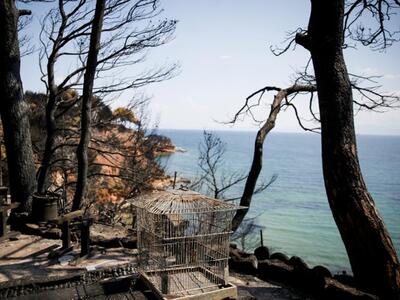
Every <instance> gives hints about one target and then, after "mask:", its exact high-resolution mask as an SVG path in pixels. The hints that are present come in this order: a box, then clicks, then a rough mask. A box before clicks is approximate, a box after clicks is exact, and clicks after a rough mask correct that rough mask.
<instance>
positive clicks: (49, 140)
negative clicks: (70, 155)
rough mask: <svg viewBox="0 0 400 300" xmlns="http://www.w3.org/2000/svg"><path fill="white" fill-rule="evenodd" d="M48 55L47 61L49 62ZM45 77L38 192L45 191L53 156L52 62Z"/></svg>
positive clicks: (54, 104)
mask: <svg viewBox="0 0 400 300" xmlns="http://www.w3.org/2000/svg"><path fill="white" fill-rule="evenodd" d="M51 59H52V58H51V57H49V62H51ZM47 77H48V85H49V94H48V101H47V105H46V142H45V148H44V152H43V157H42V161H41V165H40V168H39V174H38V186H37V191H38V193H40V194H43V193H45V191H46V189H47V180H48V173H49V168H50V163H51V159H52V156H53V147H54V144H55V139H56V120H55V112H56V110H57V105H56V97H57V87H56V85H55V82H54V62H53V63H49V64H48V66H47Z"/></svg>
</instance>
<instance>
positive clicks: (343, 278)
mask: <svg viewBox="0 0 400 300" xmlns="http://www.w3.org/2000/svg"><path fill="white" fill-rule="evenodd" d="M333 278H334V279H336V280H337V281H339V282H341V283H343V284H346V285H350V286H355V285H356V283H355V281H354V277H353V276H351V275H349V274H347V273H346V272H343V273H342V274H338V275H335V276H333Z"/></svg>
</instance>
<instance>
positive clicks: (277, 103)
mask: <svg viewBox="0 0 400 300" xmlns="http://www.w3.org/2000/svg"><path fill="white" fill-rule="evenodd" d="M315 90H316V87H315V86H314V85H299V84H295V85H293V86H291V87H289V88H286V89H281V88H278V87H274V86H267V87H264V88H262V89H261V90H258V91H256V92H254V93H252V94H251V95H250V96H249V97H247V99H246V100H247V101H246V104H245V106H244V107H243V108H242V109H241V110H240V111H239V113H241V111H242V110H243V109H245V108H246V106H247V103H248V101H249V100H250V99H251V98H252V97H254V96H255V95H257V94H261V97H262V96H263V94H264V93H265V92H266V91H277V94H276V95H275V97H274V101H273V102H272V104H271V110H270V112H269V116H268V118H267V120H266V121H265V122H264V124H263V125H262V126H261V128H260V129H259V130H258V131H257V135H256V139H255V141H254V153H253V161H252V163H251V167H250V171H249V175H248V176H247V179H246V184H245V186H244V189H243V194H242V197H241V198H240V205H241V206H245V207H247V208H246V209H239V210H238V211H237V212H236V214H235V216H234V217H233V220H232V230H233V231H236V230H237V229H238V228H239V226H240V225H241V224H242V222H243V220H244V218H245V216H246V214H247V212H248V210H249V208H250V205H251V200H252V198H253V195H254V194H255V190H256V184H257V180H258V177H259V175H260V172H261V169H262V163H263V148H264V141H265V138H266V137H267V135H268V133H269V132H270V131H271V130H272V129H273V128H274V127H275V122H276V118H277V117H278V114H279V111H280V110H281V107H282V106H283V105H285V104H282V102H283V101H284V100H285V99H286V98H287V97H288V96H290V95H292V94H296V93H300V92H310V93H313V92H315ZM239 113H238V114H239ZM238 114H237V115H236V116H235V119H234V120H233V123H234V122H235V121H236V118H237V116H238ZM273 181H275V179H274V178H272V180H271V181H270V183H272V182H273Z"/></svg>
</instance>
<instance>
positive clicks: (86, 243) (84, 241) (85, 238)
mask: <svg viewBox="0 0 400 300" xmlns="http://www.w3.org/2000/svg"><path fill="white" fill-rule="evenodd" d="M90 225H91V224H90V220H88V219H86V220H83V221H82V224H81V257H82V256H85V255H88V254H89V251H90Z"/></svg>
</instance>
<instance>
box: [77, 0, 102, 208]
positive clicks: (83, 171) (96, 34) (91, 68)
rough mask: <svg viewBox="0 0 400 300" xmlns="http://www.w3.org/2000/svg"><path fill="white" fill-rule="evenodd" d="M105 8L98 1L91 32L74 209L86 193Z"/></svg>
mask: <svg viewBox="0 0 400 300" xmlns="http://www.w3.org/2000/svg"><path fill="white" fill-rule="evenodd" d="M104 9H105V0H97V1H96V10H95V13H94V18H93V22H92V31H91V33H90V44H89V53H88V59H87V66H86V71H85V75H84V81H83V93H82V113H81V133H80V140H79V145H78V148H77V150H76V155H77V158H78V180H77V183H76V190H75V194H74V199H73V203H72V210H73V211H74V210H78V209H79V208H80V205H81V202H82V198H83V197H84V195H85V190H86V183H87V174H88V146H89V142H90V123H91V116H92V114H91V109H92V98H93V84H94V78H95V75H96V67H97V55H98V52H99V48H100V37H101V30H102V26H103V16H104Z"/></svg>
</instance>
